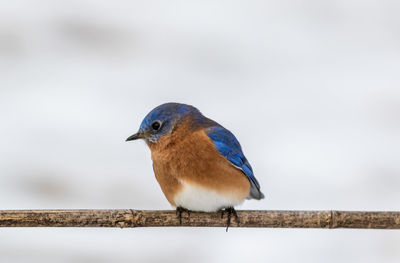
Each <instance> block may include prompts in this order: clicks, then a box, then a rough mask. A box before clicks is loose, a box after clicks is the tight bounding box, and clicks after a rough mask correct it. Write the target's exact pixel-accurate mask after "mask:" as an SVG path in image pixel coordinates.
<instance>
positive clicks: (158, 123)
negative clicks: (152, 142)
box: [151, 121, 161, 131]
mask: <svg viewBox="0 0 400 263" xmlns="http://www.w3.org/2000/svg"><path fill="white" fill-rule="evenodd" d="M160 127H161V123H160V122H159V121H155V122H153V123H152V124H151V128H153V130H155V131H158V129H160Z"/></svg>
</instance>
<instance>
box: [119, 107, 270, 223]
mask: <svg viewBox="0 0 400 263" xmlns="http://www.w3.org/2000/svg"><path fill="white" fill-rule="evenodd" d="M137 139H143V140H144V141H145V142H146V144H147V146H148V147H149V148H150V151H151V159H152V161H153V170H154V174H155V177H156V179H157V181H158V183H159V185H160V187H161V190H162V192H163V193H164V195H165V197H166V198H167V200H168V202H169V203H170V204H171V205H172V207H175V208H176V211H177V215H179V221H180V223H182V221H181V215H182V212H184V211H186V212H187V213H188V216H190V211H198V212H216V211H222V216H223V215H224V214H223V213H224V211H227V212H228V222H227V229H228V227H229V225H230V222H231V215H232V214H233V215H234V216H235V217H236V219H237V222H238V223H239V219H238V216H237V214H236V211H235V209H234V207H235V206H237V205H239V204H241V203H243V202H244V200H245V199H256V200H260V199H263V198H264V194H263V193H262V192H261V190H260V184H259V182H258V181H257V179H256V177H255V176H254V172H253V169H252V167H251V165H250V163H249V161H248V160H247V159H246V157H245V156H244V154H243V151H242V147H241V145H240V143H239V141H238V140H237V139H236V137H235V136H234V135H233V133H232V132H230V131H229V130H228V129H226V128H224V127H223V126H222V125H220V124H218V123H217V122H215V121H213V120H211V119H209V118H207V117H205V116H204V115H203V114H202V113H201V112H200V111H199V110H198V109H197V108H195V107H194V106H191V105H188V104H181V103H173V102H170V103H165V104H162V105H159V106H157V107H156V108H154V109H153V110H151V111H150V112H149V113H148V114H147V115H146V116H145V118H144V119H143V121H142V123H141V124H140V128H139V130H138V132H136V133H135V134H133V135H132V136H130V137H128V138H127V139H126V141H133V140H137Z"/></svg>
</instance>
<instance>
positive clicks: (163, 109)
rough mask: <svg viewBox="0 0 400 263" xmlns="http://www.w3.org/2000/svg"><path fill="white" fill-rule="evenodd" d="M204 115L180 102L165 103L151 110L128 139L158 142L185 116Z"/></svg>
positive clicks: (197, 116)
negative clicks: (137, 129)
mask: <svg viewBox="0 0 400 263" xmlns="http://www.w3.org/2000/svg"><path fill="white" fill-rule="evenodd" d="M187 116H191V117H194V118H201V117H203V116H202V115H201V113H200V111H199V110H198V109H196V108H195V107H193V106H190V105H186V104H180V103H165V104H162V105H160V106H158V107H156V108H154V109H153V110H152V111H150V112H149V114H147V115H146V117H145V118H144V119H143V121H142V124H140V128H139V131H138V132H137V133H135V134H134V135H132V136H130V137H129V138H128V139H126V140H127V141H132V140H136V139H144V140H146V141H147V142H151V143H156V142H157V141H158V140H159V139H160V138H161V137H162V136H163V135H166V134H170V133H171V132H172V131H173V130H174V128H175V127H176V125H178V124H179V123H180V122H181V121H182V120H183V119H184V118H185V117H187Z"/></svg>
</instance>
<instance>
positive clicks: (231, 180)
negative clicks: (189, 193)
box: [149, 125, 250, 206]
mask: <svg viewBox="0 0 400 263" xmlns="http://www.w3.org/2000/svg"><path fill="white" fill-rule="evenodd" d="M185 126H186V125H181V127H180V128H179V129H177V130H176V131H175V132H173V133H172V134H170V135H166V136H163V137H162V138H161V139H160V140H159V141H158V142H157V143H156V144H149V147H150V150H151V156H152V160H153V165H154V173H155V176H156V178H157V181H158V183H159V184H160V186H161V189H162V191H163V193H164V194H165V196H166V197H167V199H168V201H169V202H170V203H171V205H173V206H175V201H174V199H175V196H176V195H177V194H178V193H180V192H181V191H182V190H183V185H182V183H183V182H185V183H187V184H190V185H195V186H199V187H202V188H205V189H208V190H210V191H213V192H215V193H218V194H221V195H223V196H232V197H234V198H235V199H238V200H244V199H245V198H246V197H247V196H248V194H249V190H250V182H249V180H248V179H247V177H246V176H245V175H244V174H243V172H242V171H240V170H239V169H237V168H236V167H234V166H233V165H232V164H231V163H230V162H229V161H228V160H227V159H226V158H225V157H223V156H222V155H220V154H219V153H218V151H217V149H216V148H215V146H214V144H213V142H212V141H211V139H210V138H209V137H208V136H207V135H206V133H205V132H204V131H203V130H197V131H194V132H191V131H190V130H189V128H188V127H187V126H186V127H185Z"/></svg>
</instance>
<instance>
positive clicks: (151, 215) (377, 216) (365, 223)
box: [0, 209, 400, 229]
mask: <svg viewBox="0 0 400 263" xmlns="http://www.w3.org/2000/svg"><path fill="white" fill-rule="evenodd" d="M221 215H222V213H221V212H215V213H201V212H191V213H190V216H188V214H187V213H183V215H182V224H181V225H180V224H179V219H178V217H177V216H176V213H175V211H151V210H131V209H126V210H87V209H82V210H0V227H120V228H124V227H166V226H191V227H225V226H226V223H227V214H226V213H225V215H224V217H223V218H221ZM237 215H238V217H239V220H240V222H239V224H238V223H237V221H236V220H235V218H234V217H232V220H231V227H264V228H268V227H269V228H367V229H400V212H356V211H279V210H278V211H257V210H238V211H237Z"/></svg>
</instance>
